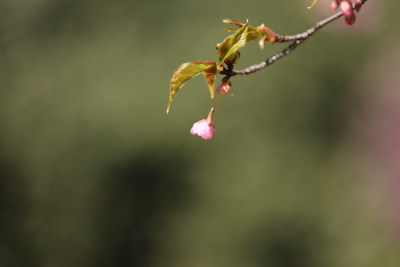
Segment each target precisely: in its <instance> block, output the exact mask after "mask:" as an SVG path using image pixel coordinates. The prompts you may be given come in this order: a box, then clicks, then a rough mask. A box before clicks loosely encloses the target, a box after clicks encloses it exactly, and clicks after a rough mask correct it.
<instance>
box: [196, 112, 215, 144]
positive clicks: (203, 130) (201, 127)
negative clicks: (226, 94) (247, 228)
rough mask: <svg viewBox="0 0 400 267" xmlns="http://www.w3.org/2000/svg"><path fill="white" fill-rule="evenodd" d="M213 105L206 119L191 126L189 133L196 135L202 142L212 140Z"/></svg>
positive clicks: (213, 128)
mask: <svg viewBox="0 0 400 267" xmlns="http://www.w3.org/2000/svg"><path fill="white" fill-rule="evenodd" d="M214 109H215V105H214V106H213V107H212V108H211V110H210V113H209V114H208V117H207V119H204V120H200V121H198V122H196V123H195V124H193V126H192V129H190V133H191V134H193V135H196V134H197V135H198V136H200V137H201V138H203V139H204V140H209V139H211V138H212V136H213V134H214V131H215V126H214V124H213V123H212V117H213V116H214Z"/></svg>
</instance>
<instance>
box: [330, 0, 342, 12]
mask: <svg viewBox="0 0 400 267" xmlns="http://www.w3.org/2000/svg"><path fill="white" fill-rule="evenodd" d="M339 3H340V0H332V2H331V9H332V10H336V9H337V8H338V6H339Z"/></svg>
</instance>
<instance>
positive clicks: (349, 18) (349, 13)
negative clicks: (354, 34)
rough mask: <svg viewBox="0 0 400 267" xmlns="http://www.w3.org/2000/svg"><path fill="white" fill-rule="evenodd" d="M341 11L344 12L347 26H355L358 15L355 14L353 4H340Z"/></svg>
mask: <svg viewBox="0 0 400 267" xmlns="http://www.w3.org/2000/svg"><path fill="white" fill-rule="evenodd" d="M340 9H341V10H342V12H343V15H344V17H345V20H346V22H347V24H349V25H353V24H354V22H355V21H356V15H355V14H354V11H353V6H352V5H351V3H350V2H349V1H342V2H340Z"/></svg>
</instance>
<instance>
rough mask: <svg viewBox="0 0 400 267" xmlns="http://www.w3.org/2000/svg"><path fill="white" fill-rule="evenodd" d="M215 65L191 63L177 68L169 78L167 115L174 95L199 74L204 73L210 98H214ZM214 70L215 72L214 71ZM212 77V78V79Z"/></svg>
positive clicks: (207, 62)
mask: <svg viewBox="0 0 400 267" xmlns="http://www.w3.org/2000/svg"><path fill="white" fill-rule="evenodd" d="M216 66H217V63H216V62H214V61H205V62H203V61H193V62H187V63H183V64H182V65H180V66H179V68H178V69H177V70H176V71H175V73H174V75H173V76H172V78H171V82H170V93H169V101H168V107H167V114H168V112H169V108H170V105H171V102H172V100H173V98H174V96H175V94H176V93H177V92H178V91H179V89H181V87H182V86H183V85H184V84H185V83H186V82H187V81H189V80H190V79H192V78H193V77H195V76H196V75H198V74H200V73H202V72H203V73H204V75H205V76H206V81H207V83H208V86H209V88H210V93H211V98H213V97H214V83H215V75H216V74H217V67H216ZM214 70H215V71H214ZM213 76H214V78H213Z"/></svg>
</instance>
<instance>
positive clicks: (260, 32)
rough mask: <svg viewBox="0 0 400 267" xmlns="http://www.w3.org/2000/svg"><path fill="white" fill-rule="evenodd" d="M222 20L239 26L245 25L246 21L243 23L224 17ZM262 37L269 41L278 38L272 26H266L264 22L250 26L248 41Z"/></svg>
mask: <svg viewBox="0 0 400 267" xmlns="http://www.w3.org/2000/svg"><path fill="white" fill-rule="evenodd" d="M222 22H224V23H227V24H233V25H236V26H238V27H239V28H241V27H243V25H244V23H241V22H239V21H236V20H233V19H224V20H223V21H222ZM225 31H228V32H232V31H235V30H233V29H225ZM260 39H264V40H265V41H267V42H275V40H276V39H277V35H276V34H275V33H274V32H273V31H272V30H271V29H270V28H268V27H265V25H264V24H261V25H260V26H258V27H257V28H256V27H252V26H248V30H247V41H253V40H260Z"/></svg>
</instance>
